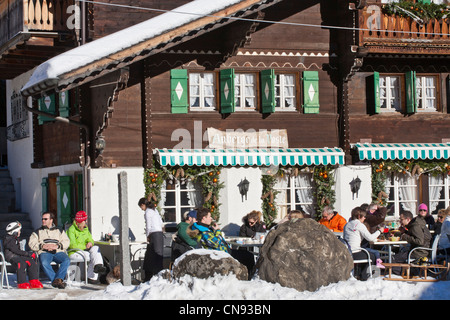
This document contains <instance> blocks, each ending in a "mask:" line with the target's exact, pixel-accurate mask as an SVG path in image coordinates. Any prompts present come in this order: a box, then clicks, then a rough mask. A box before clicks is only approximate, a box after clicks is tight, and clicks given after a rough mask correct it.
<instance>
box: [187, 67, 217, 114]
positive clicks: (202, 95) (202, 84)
mask: <svg viewBox="0 0 450 320" xmlns="http://www.w3.org/2000/svg"><path fill="white" fill-rule="evenodd" d="M206 74H209V75H212V83H208V82H207V81H206V79H205V75H206ZM193 76H198V77H199V83H198V84H197V83H194V81H192V77H193ZM194 87H198V94H194V92H195V90H193V88H194ZM208 87H212V90H207V88H208ZM208 91H211V92H212V94H207V92H208ZM194 98H196V99H198V103H199V105H198V106H194V105H192V102H191V101H192V99H194ZM207 98H210V99H212V104H211V106H207V105H206V103H205V101H206V99H207ZM189 109H190V110H191V111H214V110H217V107H216V75H215V73H213V72H191V73H189Z"/></svg>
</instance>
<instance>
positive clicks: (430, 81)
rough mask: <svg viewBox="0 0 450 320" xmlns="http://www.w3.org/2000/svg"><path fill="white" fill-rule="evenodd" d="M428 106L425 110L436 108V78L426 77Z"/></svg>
mask: <svg viewBox="0 0 450 320" xmlns="http://www.w3.org/2000/svg"><path fill="white" fill-rule="evenodd" d="M426 88H427V89H426V91H427V95H426V98H427V99H426V105H425V108H433V109H434V108H436V106H435V101H436V99H435V97H434V96H435V84H434V77H426Z"/></svg>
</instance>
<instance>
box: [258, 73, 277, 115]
mask: <svg viewBox="0 0 450 320" xmlns="http://www.w3.org/2000/svg"><path fill="white" fill-rule="evenodd" d="M261 107H262V113H273V112H275V70H274V69H269V70H262V71H261Z"/></svg>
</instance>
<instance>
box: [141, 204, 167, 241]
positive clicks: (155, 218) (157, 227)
mask: <svg viewBox="0 0 450 320" xmlns="http://www.w3.org/2000/svg"><path fill="white" fill-rule="evenodd" d="M162 228H163V221H162V219H161V216H160V215H159V213H158V211H156V210H155V209H150V208H147V209H146V210H145V234H146V236H147V237H148V235H149V234H150V233H152V232H160V231H162Z"/></svg>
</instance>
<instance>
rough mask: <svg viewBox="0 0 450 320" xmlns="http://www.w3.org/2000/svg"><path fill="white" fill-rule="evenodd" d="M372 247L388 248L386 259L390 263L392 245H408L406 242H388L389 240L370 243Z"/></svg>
mask: <svg viewBox="0 0 450 320" xmlns="http://www.w3.org/2000/svg"><path fill="white" fill-rule="evenodd" d="M372 244H373V245H375V246H377V245H382V246H387V247H388V258H389V263H392V246H393V245H405V244H408V242H407V241H401V240H400V241H390V240H378V239H377V240H375V241H374V242H372Z"/></svg>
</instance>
